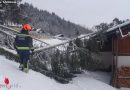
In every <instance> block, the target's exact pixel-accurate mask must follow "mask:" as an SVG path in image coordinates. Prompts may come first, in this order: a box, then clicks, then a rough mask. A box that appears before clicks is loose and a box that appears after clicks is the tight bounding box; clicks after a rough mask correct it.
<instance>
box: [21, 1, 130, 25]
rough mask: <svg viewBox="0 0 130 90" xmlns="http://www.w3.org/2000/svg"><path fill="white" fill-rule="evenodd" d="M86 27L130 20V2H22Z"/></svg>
mask: <svg viewBox="0 0 130 90" xmlns="http://www.w3.org/2000/svg"><path fill="white" fill-rule="evenodd" d="M23 1H26V2H28V3H32V4H33V5H34V6H35V7H38V8H39V9H43V10H47V11H49V12H55V13H56V14H57V15H59V16H60V17H61V18H65V19H66V20H69V21H71V22H74V23H77V24H80V25H82V26H86V27H92V26H94V25H97V24H100V23H101V22H108V23H109V22H111V21H112V20H113V19H114V18H115V17H117V18H120V19H128V18H129V19H130V0H23Z"/></svg>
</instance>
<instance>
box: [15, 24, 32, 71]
mask: <svg viewBox="0 0 130 90" xmlns="http://www.w3.org/2000/svg"><path fill="white" fill-rule="evenodd" d="M31 30H32V26H31V25H29V24H24V25H23V27H22V30H21V32H20V33H18V34H17V35H16V38H15V42H14V47H15V49H16V51H17V53H18V55H19V57H20V60H19V62H20V66H19V69H20V70H23V71H24V72H26V73H28V72H29V67H28V61H29V57H30V54H31V52H33V40H32V37H31V36H30V35H29V31H31Z"/></svg>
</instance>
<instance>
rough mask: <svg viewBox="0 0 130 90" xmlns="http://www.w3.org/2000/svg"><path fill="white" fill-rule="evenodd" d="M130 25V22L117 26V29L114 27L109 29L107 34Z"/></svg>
mask: <svg viewBox="0 0 130 90" xmlns="http://www.w3.org/2000/svg"><path fill="white" fill-rule="evenodd" d="M129 24H130V21H127V22H124V23H122V24H119V25H117V26H115V27H112V28H110V29H108V30H107V32H110V31H114V30H116V29H118V28H121V27H124V26H126V25H129Z"/></svg>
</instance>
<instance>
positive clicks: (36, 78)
mask: <svg viewBox="0 0 130 90" xmlns="http://www.w3.org/2000/svg"><path fill="white" fill-rule="evenodd" d="M5 77H6V78H8V80H9V84H8V87H9V86H10V85H11V86H12V87H11V88H10V89H9V90H116V89H114V88H113V87H111V86H109V85H107V84H105V83H103V82H101V81H98V80H95V79H94V78H92V75H88V76H87V74H81V75H78V77H76V78H74V79H73V81H71V82H70V83H69V84H60V83H58V82H56V81H55V80H53V79H51V78H48V77H46V76H44V75H42V74H40V73H38V72H35V71H32V70H30V72H29V74H26V73H24V72H22V71H19V70H18V64H17V63H15V62H12V61H9V60H7V59H6V58H5V57H3V56H0V86H1V87H0V89H1V90H7V88H6V87H5V83H4V80H5ZM93 85H94V86H93Z"/></svg>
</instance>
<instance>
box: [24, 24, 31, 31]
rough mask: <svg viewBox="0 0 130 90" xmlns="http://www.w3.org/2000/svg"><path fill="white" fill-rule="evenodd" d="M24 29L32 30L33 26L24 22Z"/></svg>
mask: <svg viewBox="0 0 130 90" xmlns="http://www.w3.org/2000/svg"><path fill="white" fill-rule="evenodd" d="M23 29H24V30H27V31H31V30H32V26H31V25H30V24H24V25H23Z"/></svg>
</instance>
